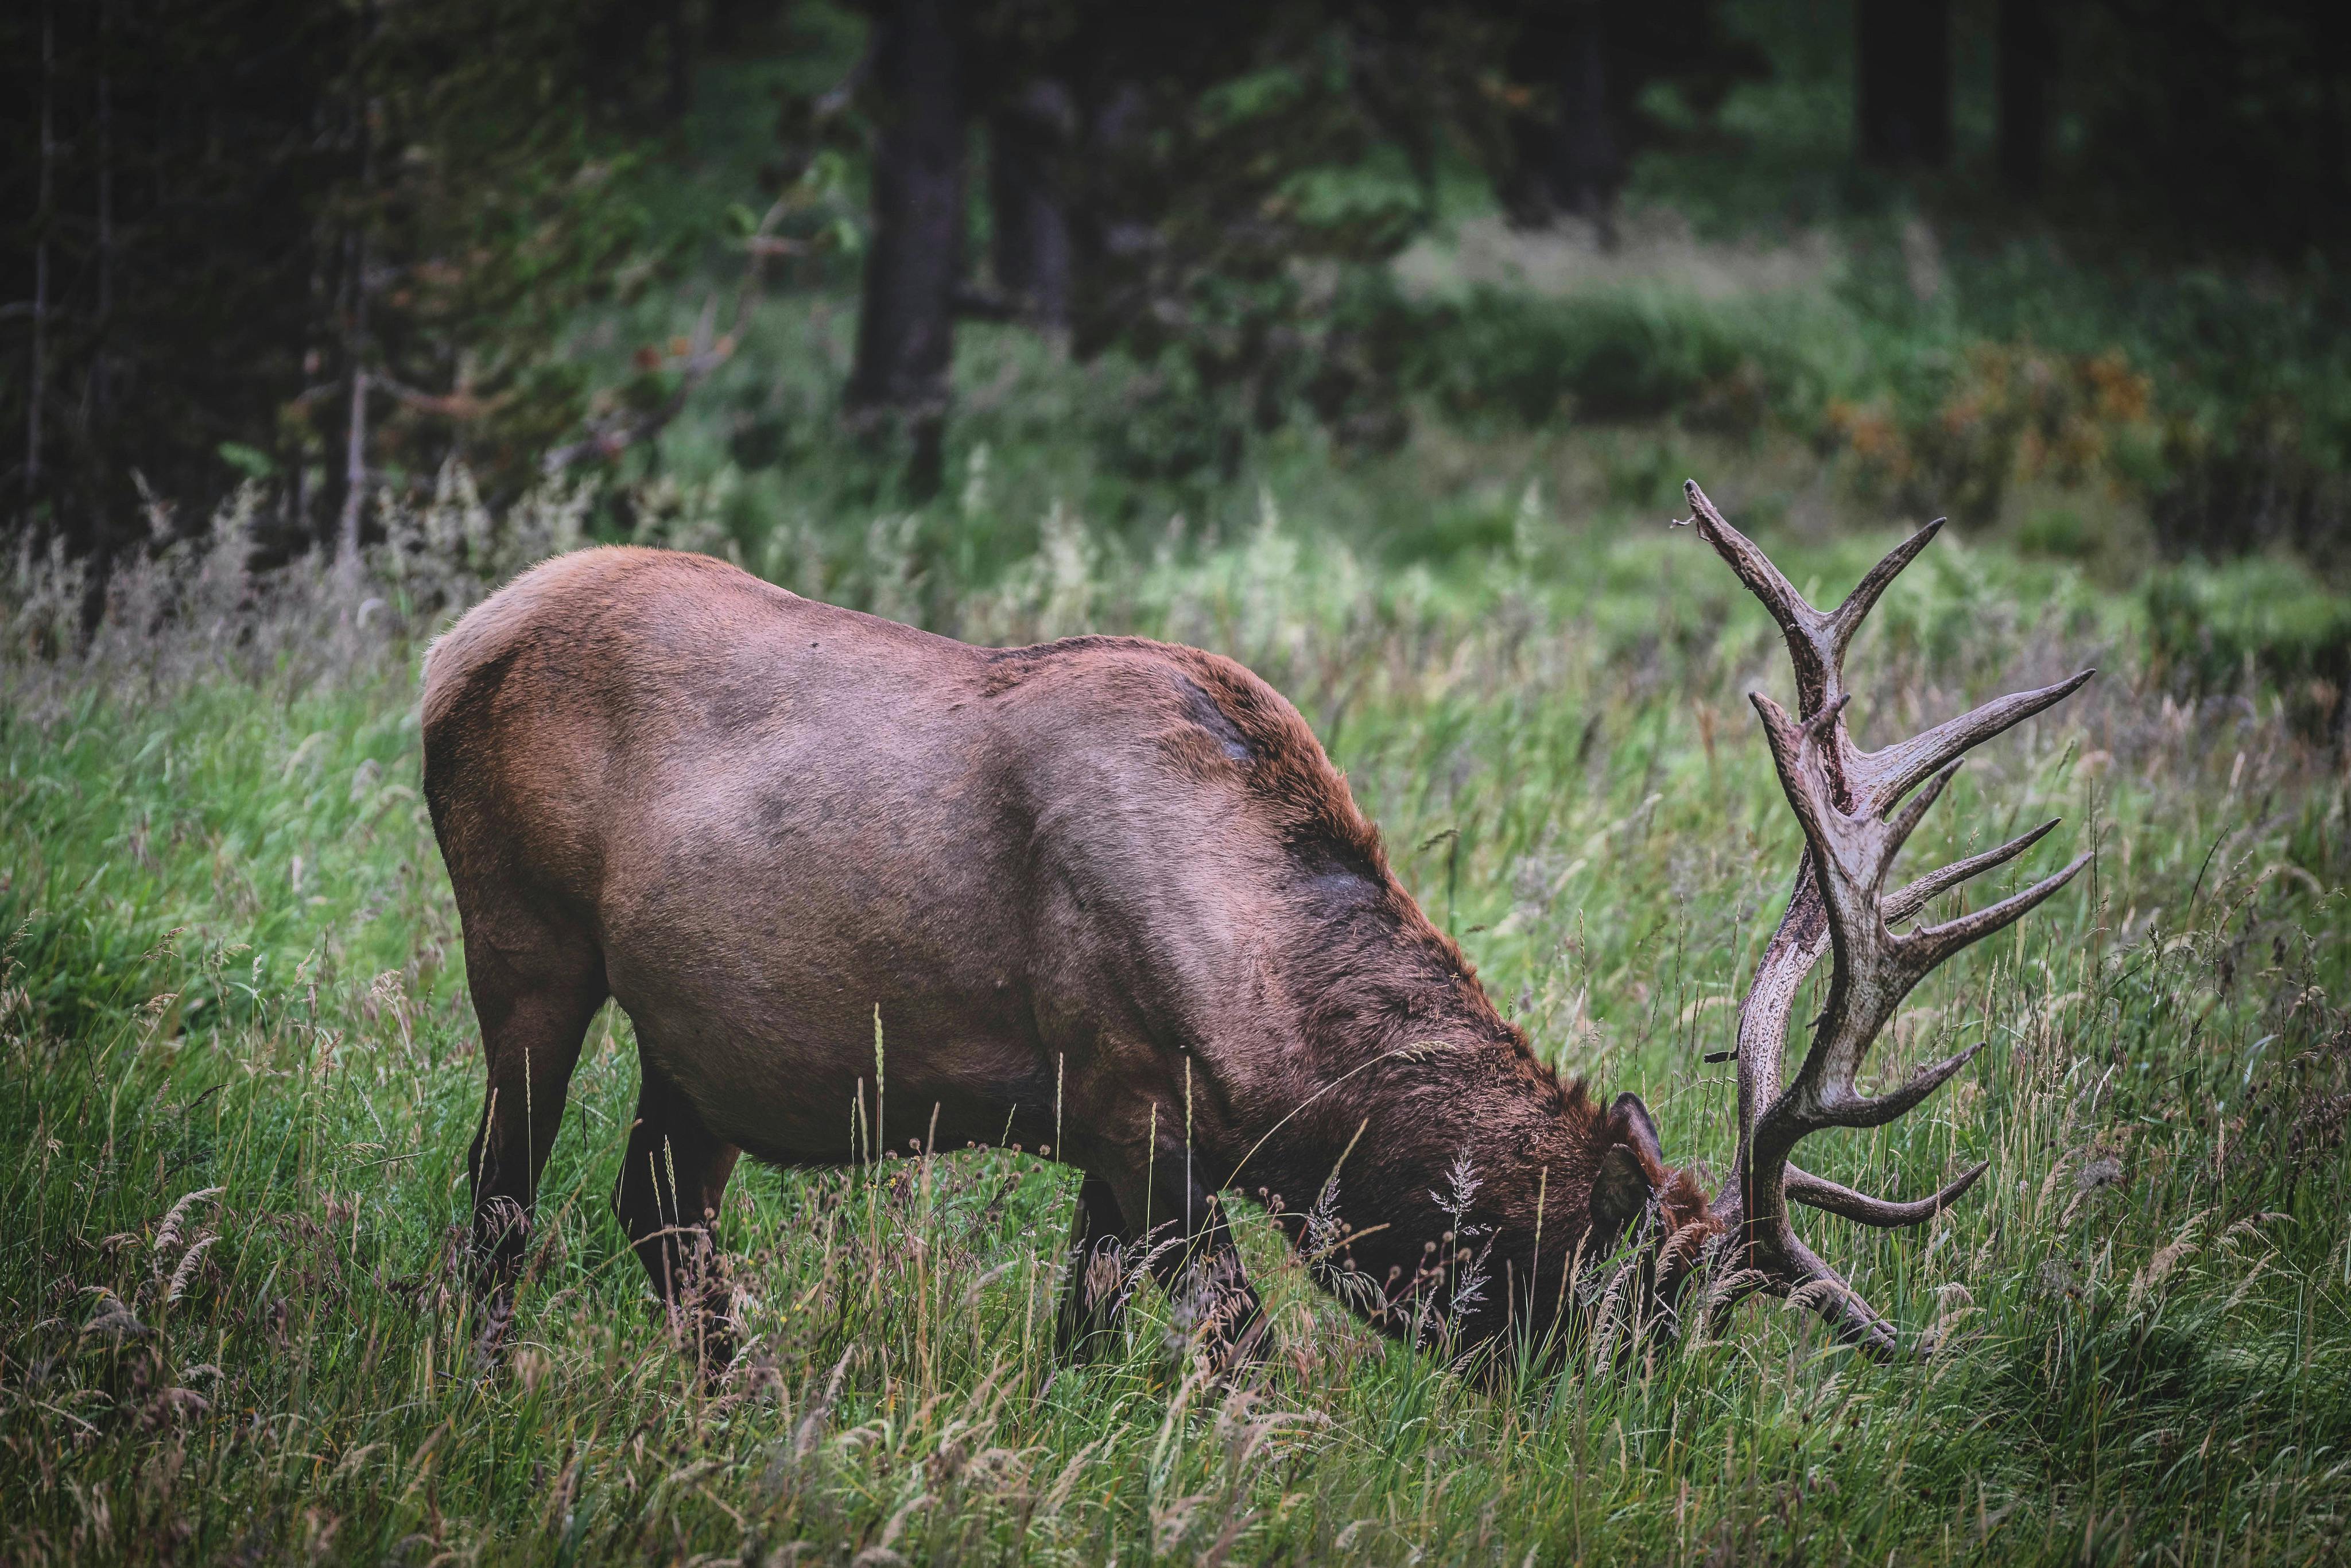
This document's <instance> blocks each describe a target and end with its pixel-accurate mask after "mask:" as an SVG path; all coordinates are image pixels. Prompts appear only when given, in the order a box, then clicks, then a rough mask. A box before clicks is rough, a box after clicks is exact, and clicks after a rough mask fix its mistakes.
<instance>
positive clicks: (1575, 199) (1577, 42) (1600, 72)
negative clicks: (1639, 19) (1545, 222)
mask: <svg viewBox="0 0 2351 1568" xmlns="http://www.w3.org/2000/svg"><path fill="white" fill-rule="evenodd" d="M1562 41H1563V43H1564V45H1565V47H1564V48H1563V49H1562V51H1561V57H1560V63H1559V129H1558V131H1557V133H1556V138H1555V148H1556V151H1555V152H1554V155H1553V164H1552V167H1553V173H1552V179H1553V181H1554V183H1556V185H1557V188H1558V192H1559V204H1560V206H1561V207H1562V209H1563V210H1564V211H1566V212H1569V213H1572V214H1574V215H1576V216H1577V217H1583V218H1592V219H1594V220H1599V219H1604V218H1605V217H1606V216H1607V214H1608V211H1609V208H1610V206H1611V205H1612V204H1614V201H1615V199H1616V190H1617V187H1618V186H1619V185H1621V184H1623V183H1624V181H1625V158H1624V152H1623V149H1622V148H1621V147H1620V146H1619V144H1618V142H1617V139H1616V126H1615V120H1614V117H1613V116H1612V115H1611V114H1610V113H1609V111H1608V51H1607V40H1606V38H1605V37H1604V36H1603V24H1602V20H1601V13H1600V9H1599V7H1597V6H1594V5H1579V6H1577V7H1576V8H1575V9H1574V10H1573V12H1572V13H1571V14H1570V17H1569V24H1568V32H1567V36H1566V37H1565V38H1564V40H1562Z"/></svg>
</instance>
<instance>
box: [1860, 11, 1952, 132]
mask: <svg viewBox="0 0 2351 1568" xmlns="http://www.w3.org/2000/svg"><path fill="white" fill-rule="evenodd" d="M1854 57H1855V59H1854V75H1855V109H1856V110H1857V111H1858V112H1857V114H1856V117H1855V118H1856V120H1857V123H1858V126H1859V130H1860V133H1861V147H1860V152H1861V157H1862V161H1863V162H1866V163H1876V164H1880V165H1883V166H1885V167H1888V168H1899V167H1902V166H1904V165H1918V166H1923V167H1926V168H1929V169H1940V168H1942V167H1944V166H1946V165H1947V164H1949V162H1950V161H1951V5H1950V0H1857V3H1856V4H1855V6H1854Z"/></svg>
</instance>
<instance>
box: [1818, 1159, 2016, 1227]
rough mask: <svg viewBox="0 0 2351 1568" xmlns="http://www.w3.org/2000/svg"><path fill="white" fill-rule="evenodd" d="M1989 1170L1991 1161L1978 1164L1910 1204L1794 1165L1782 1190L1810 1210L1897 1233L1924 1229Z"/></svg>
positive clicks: (1912, 1200) (1982, 1161)
mask: <svg viewBox="0 0 2351 1568" xmlns="http://www.w3.org/2000/svg"><path fill="white" fill-rule="evenodd" d="M1990 1169H1991V1161H1990V1160H1979V1161H1977V1162H1976V1163H1975V1164H1974V1165H1973V1166H1970V1167H1969V1168H1968V1169H1967V1170H1966V1171H1964V1172H1962V1173H1961V1174H1960V1176H1959V1179H1958V1180H1957V1181H1954V1182H1952V1183H1951V1184H1950V1185H1949V1186H1946V1187H1944V1188H1942V1189H1941V1190H1940V1191H1938V1192H1936V1193H1933V1194H1931V1195H1929V1196H1928V1197H1920V1198H1913V1199H1911V1200H1910V1201H1909V1202H1907V1203H1897V1202H1895V1201H1894V1200H1892V1199H1890V1198H1883V1197H1870V1196H1869V1195H1868V1194H1867V1193H1865V1192H1855V1191H1854V1190H1853V1188H1851V1187H1849V1186H1844V1185H1843V1184H1842V1183H1839V1182H1833V1181H1830V1180H1828V1179H1827V1178H1826V1177H1824V1176H1814V1175H1813V1174H1812V1172H1810V1171H1807V1170H1803V1169H1801V1168H1800V1167H1798V1166H1796V1164H1795V1163H1794V1162H1793V1161H1791V1162H1789V1165H1788V1179H1787V1181H1786V1183H1785V1184H1784V1185H1783V1186H1782V1190H1783V1191H1784V1192H1786V1193H1787V1195H1788V1197H1789V1199H1790V1201H1792V1202H1794V1203H1801V1204H1802V1205H1804V1206H1805V1207H1808V1208H1817V1209H1819V1210H1821V1211H1822V1212H1823V1213H1825V1214H1834V1215H1837V1216H1840V1217H1841V1218H1845V1219H1850V1220H1852V1221H1853V1222H1854V1223H1855V1224H1856V1225H1868V1226H1874V1227H1876V1228H1878V1229H1880V1230H1898V1229H1900V1228H1903V1227H1905V1226H1909V1225H1924V1224H1925V1223H1926V1222H1927V1221H1928V1220H1930V1219H1932V1218H1935V1216H1937V1215H1938V1214H1940V1213H1942V1212H1943V1210H1945V1209H1947V1208H1949V1207H1951V1205H1953V1204H1954V1203H1957V1202H1958V1201H1959V1198H1960V1197H1962V1196H1963V1195H1965V1193H1966V1192H1967V1190H1968V1188H1970V1187H1971V1186H1975V1185H1976V1181H1977V1179H1978V1178H1979V1177H1980V1176H1982V1175H1983V1174H1984V1172H1986V1171H1988V1170H1990Z"/></svg>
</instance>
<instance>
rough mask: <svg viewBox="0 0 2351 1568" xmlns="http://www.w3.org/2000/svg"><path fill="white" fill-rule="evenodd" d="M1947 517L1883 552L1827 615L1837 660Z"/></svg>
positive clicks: (1929, 524) (1941, 527) (1935, 521)
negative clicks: (1882, 595)
mask: <svg viewBox="0 0 2351 1568" xmlns="http://www.w3.org/2000/svg"><path fill="white" fill-rule="evenodd" d="M1948 520H1949V519H1947V518H1943V517H1937V518H1936V519H1935V520H1934V521H1933V522H1931V523H1928V525H1927V526H1926V527H1925V528H1920V529H1919V530H1918V531H1917V533H1915V534H1912V535H1911V536H1910V537H1909V538H1907V539H1904V540H1903V541H1902V542H1901V543H1900V544H1898V545H1896V546H1895V547H1894V548H1893V549H1890V550H1888V551H1886V558H1885V559H1883V560H1880V561H1879V562H1878V563H1877V564H1876V566H1873V567H1871V568H1870V569H1869V573H1868V575H1867V576H1865V577H1864V578H1863V579H1862V580H1860V581H1859V582H1857V583H1855V585H1854V590H1853V591H1852V592H1851V593H1848V594H1846V595H1845V596H1844V603H1843V604H1840V605H1838V606H1837V607H1836V609H1835V611H1834V612H1832V613H1831V614H1830V616H1829V624H1830V626H1831V627H1832V628H1833V629H1834V632H1835V635H1836V656H1837V658H1838V660H1839V661H1840V662H1842V661H1843V659H1844V651H1845V650H1846V649H1847V648H1849V647H1851V646H1853V634H1854V633H1855V632H1858V631H1860V630H1861V623H1862V622H1864V621H1865V620H1867V619H1868V617H1869V612H1871V611H1872V610H1874V609H1876V606H1877V600H1878V596H1879V595H1880V594H1883V593H1884V592H1885V591H1886V584H1888V583H1890V582H1892V581H1893V580H1895V579H1896V578H1897V577H1899V576H1901V575H1902V569H1903V568H1904V567H1906V566H1908V565H1909V564H1910V563H1911V562H1912V561H1913V560H1916V559H1917V556H1918V552H1919V551H1920V550H1922V549H1926V548H1927V546H1928V544H1929V543H1930V542H1932V540H1933V539H1934V538H1935V536H1936V535H1937V534H1939V533H1941V532H1942V531H1943V524H1944V523H1945V522H1946V521H1948Z"/></svg>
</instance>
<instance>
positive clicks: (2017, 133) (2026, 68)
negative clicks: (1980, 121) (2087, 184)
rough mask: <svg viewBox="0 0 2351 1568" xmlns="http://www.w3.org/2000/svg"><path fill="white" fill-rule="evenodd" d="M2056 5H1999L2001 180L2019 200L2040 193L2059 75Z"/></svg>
mask: <svg viewBox="0 0 2351 1568" xmlns="http://www.w3.org/2000/svg"><path fill="white" fill-rule="evenodd" d="M2052 3H2053V0H2000V38H1999V48H2000V176H2001V180H2002V181H2004V182H2006V183H2007V185H2008V188H2009V189H2010V190H2011V191H2012V192H2014V193H2017V194H2018V195H2021V196H2029V195H2032V194H2034V193H2037V192H2038V191H2039V190H2040V189H2041V175H2042V170H2043V165H2044V164H2045V163H2046V162H2047V159H2048V155H2049V82H2050V78H2052V77H2053V75H2054V74H2055V73H2056V65H2057V61H2056V36H2055V30H2054V29H2053V28H2052V27H2051V26H2050V25H2049V8H2050V5H2051V4H2052Z"/></svg>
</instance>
